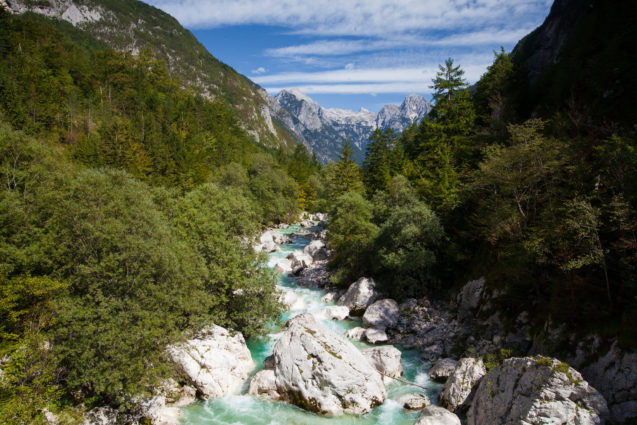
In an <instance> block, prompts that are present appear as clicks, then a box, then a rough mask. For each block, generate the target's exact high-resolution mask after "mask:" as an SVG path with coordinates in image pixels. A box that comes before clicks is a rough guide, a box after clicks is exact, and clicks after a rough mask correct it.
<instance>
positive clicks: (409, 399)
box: [396, 393, 431, 411]
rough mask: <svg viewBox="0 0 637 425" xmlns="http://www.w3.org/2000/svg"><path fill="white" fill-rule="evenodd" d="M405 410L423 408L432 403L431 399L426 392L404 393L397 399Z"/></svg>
mask: <svg viewBox="0 0 637 425" xmlns="http://www.w3.org/2000/svg"><path fill="white" fill-rule="evenodd" d="M396 402H397V403H398V404H400V405H401V406H402V407H403V409H405V410H412V411H415V410H422V409H424V408H425V407H427V406H429V405H430V404H431V401H430V400H429V398H428V397H427V396H426V395H425V394H420V393H416V394H403V395H402V396H400V397H398V400H396Z"/></svg>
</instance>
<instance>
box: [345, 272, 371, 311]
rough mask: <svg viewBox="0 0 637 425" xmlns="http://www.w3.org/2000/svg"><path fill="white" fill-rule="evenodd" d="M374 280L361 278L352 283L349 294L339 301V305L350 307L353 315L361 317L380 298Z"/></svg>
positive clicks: (346, 293) (348, 290)
mask: <svg viewBox="0 0 637 425" xmlns="http://www.w3.org/2000/svg"><path fill="white" fill-rule="evenodd" d="M375 287H376V283H375V282H374V279H371V278H367V277H361V278H360V279H358V280H357V281H356V282H354V283H352V284H351V285H350V287H349V288H348V289H347V292H345V294H343V296H342V297H341V298H339V299H338V302H337V304H338V305H344V306H347V307H349V311H350V314H351V315H356V316H357V315H361V314H363V313H364V312H365V310H366V309H367V307H368V306H369V305H370V304H372V303H373V302H374V301H376V300H377V299H378V298H379V293H378V292H377V291H376V289H375Z"/></svg>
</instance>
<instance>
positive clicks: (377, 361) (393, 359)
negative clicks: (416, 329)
mask: <svg viewBox="0 0 637 425" xmlns="http://www.w3.org/2000/svg"><path fill="white" fill-rule="evenodd" d="M361 353H363V356H365V357H366V358H367V360H369V363H370V364H371V365H372V366H374V368H376V370H377V371H378V373H380V374H381V375H382V377H383V382H384V383H385V384H389V383H391V382H392V381H393V379H392V378H400V377H401V376H402V374H403V365H402V363H401V358H402V353H401V352H400V350H399V349H397V348H396V347H394V346H393V345H382V346H378V347H372V348H367V349H364V350H361Z"/></svg>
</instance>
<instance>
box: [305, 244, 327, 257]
mask: <svg viewBox="0 0 637 425" xmlns="http://www.w3.org/2000/svg"><path fill="white" fill-rule="evenodd" d="M303 252H304V253H306V254H307V255H309V256H311V257H312V259H314V260H316V261H321V260H327V250H326V248H325V243H324V242H323V241H322V240H319V239H315V240H313V241H312V242H310V243H309V244H308V245H307V246H306V247H305V248H303Z"/></svg>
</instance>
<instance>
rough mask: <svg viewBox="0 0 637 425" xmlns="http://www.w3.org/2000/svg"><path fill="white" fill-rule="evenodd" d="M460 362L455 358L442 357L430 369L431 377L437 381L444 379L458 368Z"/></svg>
mask: <svg viewBox="0 0 637 425" xmlns="http://www.w3.org/2000/svg"><path fill="white" fill-rule="evenodd" d="M457 365H458V362H457V361H456V360H454V359H440V360H438V361H437V362H436V363H434V365H433V366H432V367H431V369H429V377H430V378H431V379H433V380H435V381H444V380H446V379H447V378H449V376H451V374H452V373H453V371H454V370H455V369H456V366H457Z"/></svg>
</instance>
